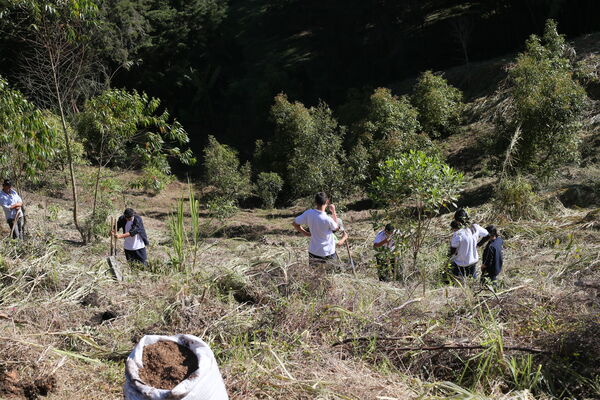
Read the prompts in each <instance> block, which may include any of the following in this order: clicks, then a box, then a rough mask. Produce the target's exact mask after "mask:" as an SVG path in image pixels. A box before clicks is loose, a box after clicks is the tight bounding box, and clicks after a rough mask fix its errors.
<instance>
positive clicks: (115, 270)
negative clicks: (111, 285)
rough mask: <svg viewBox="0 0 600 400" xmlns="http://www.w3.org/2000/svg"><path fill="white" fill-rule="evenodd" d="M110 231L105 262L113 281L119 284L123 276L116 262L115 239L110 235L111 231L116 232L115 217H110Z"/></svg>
mask: <svg viewBox="0 0 600 400" xmlns="http://www.w3.org/2000/svg"><path fill="white" fill-rule="evenodd" d="M110 230H111V235H110V253H109V255H108V257H106V262H107V263H108V266H109V267H110V271H111V272H112V274H113V275H114V277H115V279H116V280H117V281H119V282H121V281H122V280H123V275H122V274H121V268H119V262H118V261H117V238H116V237H114V236H113V235H112V231H115V232H116V231H117V221H116V219H115V217H110Z"/></svg>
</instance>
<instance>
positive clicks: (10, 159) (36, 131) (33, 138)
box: [0, 77, 60, 185]
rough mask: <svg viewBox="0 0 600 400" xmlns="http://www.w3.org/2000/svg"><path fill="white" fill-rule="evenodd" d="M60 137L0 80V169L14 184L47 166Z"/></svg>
mask: <svg viewBox="0 0 600 400" xmlns="http://www.w3.org/2000/svg"><path fill="white" fill-rule="evenodd" d="M59 135H60V134H59V133H58V132H57V131H56V130H54V129H52V127H51V126H50V125H49V124H47V123H46V119H45V116H44V114H43V113H42V112H41V111H40V110H38V109H37V108H36V107H35V106H34V105H33V104H31V103H30V102H29V101H27V99H25V97H24V96H23V95H22V94H21V93H20V92H19V91H17V90H14V89H11V88H10V87H9V85H8V82H7V81H5V80H4V79H3V78H2V77H0V167H2V169H3V170H4V171H7V172H9V173H10V175H11V176H12V177H13V179H14V180H15V184H17V185H18V184H19V183H20V181H22V179H23V178H25V177H28V178H30V179H31V178H34V177H36V176H38V175H39V174H40V173H41V172H42V171H43V170H44V169H45V167H47V165H48V160H49V159H51V158H53V157H54V156H55V154H56V151H57V146H56V145H57V137H58V136H59Z"/></svg>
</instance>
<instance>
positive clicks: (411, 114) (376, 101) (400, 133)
mask: <svg viewBox="0 0 600 400" xmlns="http://www.w3.org/2000/svg"><path fill="white" fill-rule="evenodd" d="M358 126H359V128H358V129H360V131H361V133H360V134H359V135H358V136H359V137H361V138H362V139H363V141H364V145H365V146H366V148H367V151H368V154H370V157H369V161H368V167H367V170H366V174H367V177H368V178H367V179H366V182H371V181H373V180H374V179H375V178H376V177H377V175H378V173H379V170H378V165H379V163H381V162H383V161H385V160H387V159H389V158H395V157H398V156H399V155H400V154H403V153H405V152H407V151H410V150H423V151H429V150H431V149H432V148H433V145H432V143H431V141H430V140H429V138H427V137H426V136H424V135H420V134H418V133H417V132H418V131H419V130H420V128H421V125H420V124H419V121H418V111H417V109H416V108H414V107H413V106H412V105H411V104H410V102H409V101H408V98H407V97H406V96H402V97H397V96H394V95H392V92H391V91H390V90H389V89H386V88H378V89H376V90H375V91H374V92H373V94H372V95H371V97H370V98H369V102H368V105H367V111H366V118H365V119H364V120H363V121H362V122H361V123H359V124H358Z"/></svg>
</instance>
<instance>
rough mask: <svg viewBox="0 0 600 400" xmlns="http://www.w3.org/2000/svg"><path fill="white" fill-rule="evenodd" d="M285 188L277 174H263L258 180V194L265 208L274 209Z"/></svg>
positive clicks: (259, 175)
mask: <svg viewBox="0 0 600 400" xmlns="http://www.w3.org/2000/svg"><path fill="white" fill-rule="evenodd" d="M282 187H283V179H281V177H280V176H279V175H277V174H276V173H275V172H261V173H260V174H258V179H257V180H256V193H257V194H258V197H260V199H261V200H262V202H263V206H264V207H265V208H269V209H270V208H273V207H274V206H275V200H277V195H278V194H279V192H280V191H281V189H282Z"/></svg>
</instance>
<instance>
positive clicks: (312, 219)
mask: <svg viewBox="0 0 600 400" xmlns="http://www.w3.org/2000/svg"><path fill="white" fill-rule="evenodd" d="M327 208H329V211H331V217H330V216H329V215H327V213H326V211H325V210H327ZM292 225H293V226H294V228H295V229H296V230H297V231H298V232H300V233H301V234H303V235H304V236H308V237H310V243H309V245H308V262H309V265H311V266H315V265H319V264H324V263H326V262H327V261H330V260H337V259H338V257H337V254H336V251H335V237H334V232H336V231H338V230H339V229H340V227H339V225H338V221H337V214H336V211H335V205H333V204H331V203H330V202H329V198H328V197H327V195H326V194H325V193H324V192H319V193H317V194H316V195H315V208H311V209H310V210H306V211H305V212H303V213H302V214H301V215H299V216H297V217H296V218H295V219H294V222H292ZM302 225H308V228H309V231H307V230H306V229H304V227H303V226H302Z"/></svg>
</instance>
